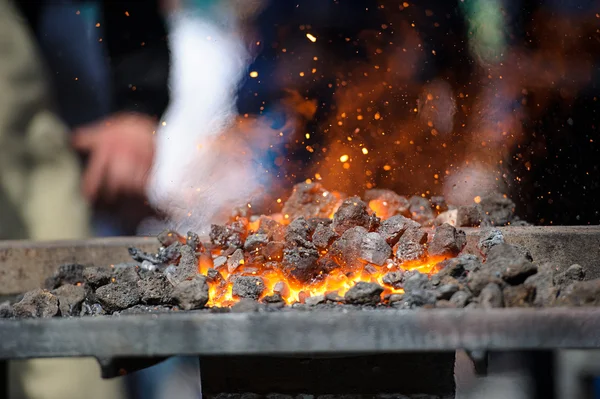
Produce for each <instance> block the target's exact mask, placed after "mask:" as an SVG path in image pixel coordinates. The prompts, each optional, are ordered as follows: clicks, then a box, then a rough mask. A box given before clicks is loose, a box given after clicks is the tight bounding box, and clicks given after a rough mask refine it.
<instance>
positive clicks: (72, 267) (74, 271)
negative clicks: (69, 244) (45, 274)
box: [45, 263, 85, 290]
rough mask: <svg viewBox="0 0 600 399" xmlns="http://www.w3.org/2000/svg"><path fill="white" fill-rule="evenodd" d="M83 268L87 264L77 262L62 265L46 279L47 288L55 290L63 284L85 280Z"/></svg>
mask: <svg viewBox="0 0 600 399" xmlns="http://www.w3.org/2000/svg"><path fill="white" fill-rule="evenodd" d="M83 269H85V266H83V265H80V264H77V263H67V264H64V265H60V266H59V268H58V270H57V271H56V273H54V275H53V276H52V277H49V278H48V279H46V282H45V288H46V289H49V290H53V289H55V288H58V287H60V286H61V285H63V284H77V283H82V282H83Z"/></svg>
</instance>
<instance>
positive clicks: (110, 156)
mask: <svg viewBox="0 0 600 399" xmlns="http://www.w3.org/2000/svg"><path fill="white" fill-rule="evenodd" d="M155 130H156V121H155V120H154V119H153V118H151V117H149V116H147V115H142V114H134V113H132V114H119V115H114V116H111V117H109V118H107V119H104V120H103V121H100V122H98V123H95V124H92V125H88V126H84V127H82V128H79V129H77V131H76V132H75V135H74V137H73V146H74V147H75V149H77V150H79V151H81V152H85V153H88V154H89V160H88V165H87V168H86V170H85V172H84V175H83V192H84V195H85V196H86V197H87V198H88V200H89V201H90V202H93V201H95V200H97V199H98V198H99V197H102V198H103V199H106V200H108V201H113V200H114V199H115V198H117V197H118V196H123V195H141V196H143V195H145V188H146V182H147V180H148V173H149V171H150V168H151V166H152V161H153V158H154V147H155V143H154V134H153V133H154V131H155Z"/></svg>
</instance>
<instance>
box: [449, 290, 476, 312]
mask: <svg viewBox="0 0 600 399" xmlns="http://www.w3.org/2000/svg"><path fill="white" fill-rule="evenodd" d="M471 298H473V295H471V294H470V293H468V292H466V291H458V292H456V293H454V295H452V297H451V298H450V303H452V304H454V305H455V306H456V307H457V308H464V307H465V306H467V304H468V303H469V301H470V300H471Z"/></svg>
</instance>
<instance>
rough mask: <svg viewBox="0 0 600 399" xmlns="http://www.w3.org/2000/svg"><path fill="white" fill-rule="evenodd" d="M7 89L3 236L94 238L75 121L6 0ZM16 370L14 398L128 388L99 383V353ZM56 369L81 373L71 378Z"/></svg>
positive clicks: (1, 76)
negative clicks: (69, 120)
mask: <svg viewBox="0 0 600 399" xmlns="http://www.w3.org/2000/svg"><path fill="white" fill-rule="evenodd" d="M0 89H1V90H0V205H1V206H0V238H1V239H33V240H50V239H81V238H85V237H88V236H89V234H90V226H89V209H88V206H87V204H86V202H85V200H84V198H83V196H82V195H81V191H80V176H81V174H80V167H79V164H78V161H77V157H76V154H75V153H74V152H73V150H72V149H71V146H70V143H69V137H68V133H69V131H68V127H67V126H66V125H65V124H64V123H63V121H62V120H61V119H60V118H59V117H58V114H57V112H56V110H55V107H54V104H53V101H52V97H51V95H50V90H49V84H48V80H47V76H46V74H45V71H44V68H43V64H42V62H41V60H40V57H39V54H38V49H37V48H36V46H35V42H34V39H33V36H32V34H31V32H30V31H29V29H28V27H27V24H26V21H25V20H24V19H23V17H22V16H21V15H20V14H19V12H18V10H17V9H16V8H15V6H14V5H13V4H12V3H11V2H10V1H8V0H0ZM9 368H10V372H9V373H10V387H9V388H10V392H9V393H10V396H11V397H14V398H69V397H72V398H76V397H81V393H82V392H86V391H88V392H89V389H90V388H93V389H92V390H91V393H90V394H89V395H86V396H87V397H97V398H101V397H102V398H118V397H119V394H120V392H122V389H121V387H119V385H118V384H115V382H101V381H100V378H99V370H98V366H97V364H96V362H95V361H94V360H93V359H86V360H82V361H72V360H36V361H19V362H13V363H12V364H10V366H9ZM57 372H61V373H62V375H63V376H64V375H67V376H68V375H71V374H73V373H75V372H77V374H78V377H77V378H74V379H72V380H71V379H70V380H69V381H68V383H66V382H65V380H61V379H60V378H57ZM19 381H20V382H21V384H18V383H17V382H19ZM94 392H98V393H100V395H98V394H96V393H94Z"/></svg>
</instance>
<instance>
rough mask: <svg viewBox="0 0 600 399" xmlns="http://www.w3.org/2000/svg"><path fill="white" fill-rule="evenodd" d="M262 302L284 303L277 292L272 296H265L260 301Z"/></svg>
mask: <svg viewBox="0 0 600 399" xmlns="http://www.w3.org/2000/svg"><path fill="white" fill-rule="evenodd" d="M262 301H263V302H264V303H282V302H284V300H283V297H282V296H281V294H280V293H278V292H276V293H274V294H273V295H267V296H265V297H264V298H263V299H262Z"/></svg>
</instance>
